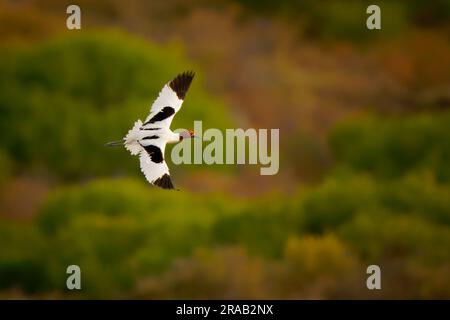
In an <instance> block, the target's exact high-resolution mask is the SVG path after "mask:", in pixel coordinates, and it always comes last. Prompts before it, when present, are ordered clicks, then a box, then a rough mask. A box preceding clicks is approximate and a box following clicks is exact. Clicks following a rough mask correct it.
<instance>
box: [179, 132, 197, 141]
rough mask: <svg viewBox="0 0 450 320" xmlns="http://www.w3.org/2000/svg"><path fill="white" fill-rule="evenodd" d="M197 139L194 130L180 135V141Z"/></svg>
mask: <svg viewBox="0 0 450 320" xmlns="http://www.w3.org/2000/svg"><path fill="white" fill-rule="evenodd" d="M190 138H197V136H196V135H195V132H194V131H192V130H184V131H182V132H181V133H180V141H181V140H183V139H190Z"/></svg>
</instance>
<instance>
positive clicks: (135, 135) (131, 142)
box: [124, 120, 142, 156]
mask: <svg viewBox="0 0 450 320" xmlns="http://www.w3.org/2000/svg"><path fill="white" fill-rule="evenodd" d="M141 127H142V121H141V120H138V121H136V122H135V123H134V126H133V128H132V129H131V130H130V131H128V133H127V135H126V136H125V143H124V145H125V148H126V149H127V150H128V151H130V153H131V154H132V155H133V156H135V155H138V154H139V153H140V152H141V150H142V147H141V145H140V144H139V142H138V140H139V139H140V137H139V131H140V128H141Z"/></svg>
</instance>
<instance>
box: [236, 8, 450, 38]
mask: <svg viewBox="0 0 450 320" xmlns="http://www.w3.org/2000/svg"><path fill="white" fill-rule="evenodd" d="M234 1H236V2H238V3H240V4H242V5H243V6H244V7H246V8H247V9H248V11H249V12H250V13H254V12H257V13H265V14H269V15H278V16H281V17H283V18H286V19H287V20H289V21H290V22H291V23H293V24H296V25H298V26H299V29H300V30H301V32H303V33H305V34H306V35H309V36H310V37H314V38H319V39H320V38H322V39H338V40H347V41H352V42H356V43H358V42H362V43H364V42H367V41H368V40H373V39H374V38H377V37H379V36H380V33H377V32H368V30H367V29H366V28H364V27H361V26H365V25H366V23H365V22H366V19H367V17H368V16H369V15H368V14H366V8H367V7H368V6H369V5H371V4H376V5H378V6H379V7H380V8H381V21H382V30H383V36H384V37H386V36H393V35H398V34H400V32H401V31H403V30H404V29H405V28H406V27H413V26H426V27H429V26H436V25H442V24H445V23H447V22H448V20H449V19H450V4H449V2H448V1H446V0H436V1H433V2H432V3H430V2H427V1H421V0H414V1H408V0H397V1H389V0H379V1H377V2H376V3H373V1H368V0H364V1H360V0H351V1H342V0H331V1H314V0H304V1H291V0H281V1H270V0H234ZM319 4H320V5H319Z"/></svg>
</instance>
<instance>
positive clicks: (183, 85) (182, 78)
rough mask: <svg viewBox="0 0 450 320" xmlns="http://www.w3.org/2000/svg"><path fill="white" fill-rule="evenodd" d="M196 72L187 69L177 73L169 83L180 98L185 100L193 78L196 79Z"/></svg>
mask: <svg viewBox="0 0 450 320" xmlns="http://www.w3.org/2000/svg"><path fill="white" fill-rule="evenodd" d="M194 76H195V72H194V71H185V72H183V73H180V74H179V75H177V76H176V77H175V78H174V79H173V80H172V81H170V83H169V87H170V88H171V89H172V90H173V91H175V93H176V94H177V96H178V99H180V100H184V98H185V97H186V92H187V91H188V89H189V87H190V85H191V82H192V79H194Z"/></svg>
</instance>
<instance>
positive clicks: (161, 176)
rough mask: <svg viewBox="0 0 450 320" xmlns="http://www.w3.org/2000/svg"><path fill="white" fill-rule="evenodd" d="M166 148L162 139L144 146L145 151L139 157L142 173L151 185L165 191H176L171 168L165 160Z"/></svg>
mask: <svg viewBox="0 0 450 320" xmlns="http://www.w3.org/2000/svg"><path fill="white" fill-rule="evenodd" d="M165 146H166V143H165V142H162V141H161V140H160V139H155V141H152V142H151V144H148V145H146V146H142V148H143V150H142V151H141V153H140V155H139V161H140V165H141V171H142V173H143V174H144V176H145V178H146V179H147V180H148V182H150V183H151V184H153V185H155V186H158V187H161V188H163V189H174V186H173V184H172V180H171V179H170V173H169V168H168V167H167V164H166V161H165V160H164V149H165Z"/></svg>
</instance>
